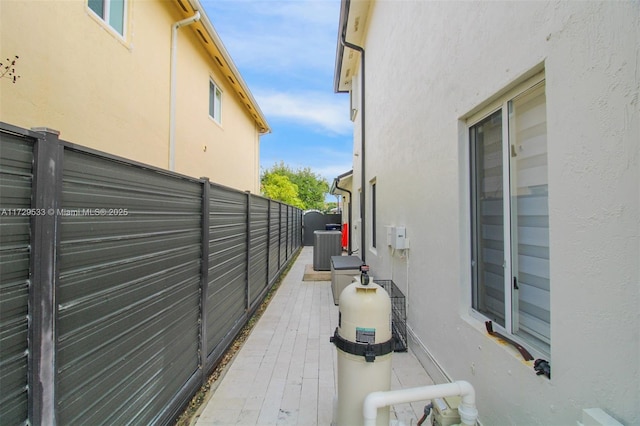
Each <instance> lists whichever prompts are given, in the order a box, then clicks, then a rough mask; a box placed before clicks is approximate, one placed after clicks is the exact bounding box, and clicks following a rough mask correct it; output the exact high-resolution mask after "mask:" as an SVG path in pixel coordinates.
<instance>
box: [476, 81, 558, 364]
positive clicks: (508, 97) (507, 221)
mask: <svg viewBox="0 0 640 426" xmlns="http://www.w3.org/2000/svg"><path fill="white" fill-rule="evenodd" d="M541 85H545V75H544V71H543V72H540V73H538V74H536V75H535V76H533V77H531V78H529V79H527V80H526V81H524V82H523V83H520V84H518V85H516V86H515V87H513V88H512V89H510V90H507V91H505V92H504V93H502V94H500V95H498V96H496V97H495V98H494V99H493V100H492V101H490V102H488V103H487V104H486V105H485V106H484V107H482V108H481V109H479V110H476V111H478V112H475V113H473V114H472V115H470V116H469V117H468V118H467V119H466V123H465V126H464V128H465V132H466V136H465V142H466V147H467V148H466V150H467V159H466V167H467V173H468V174H469V175H468V176H469V180H468V182H472V179H474V166H472V163H473V161H474V159H473V155H472V152H471V130H472V129H473V128H474V127H475V126H477V125H478V124H480V123H481V122H482V121H483V120H485V119H486V118H488V117H490V116H491V115H493V114H495V113H496V112H498V111H501V116H502V129H501V132H502V145H503V146H502V153H501V154H502V186H503V198H502V200H503V201H502V202H503V206H502V207H503V211H502V217H503V220H504V225H503V232H504V246H503V250H504V257H505V262H504V304H505V305H504V315H505V318H504V322H505V325H504V327H502V326H501V325H500V324H497V323H495V322H494V324H493V327H494V329H497V330H499V331H501V332H504V333H505V334H507V335H508V336H509V337H510V338H512V339H513V340H514V341H516V342H518V343H521V344H523V346H526V347H527V348H530V349H531V350H532V352H534V353H537V354H539V355H542V356H545V357H549V356H550V343H549V346H548V347H545V345H544V344H540V345H538V344H536V343H535V342H532V341H530V340H525V339H522V338H521V337H520V336H518V335H517V334H516V333H517V330H518V326H519V325H518V323H517V318H518V316H517V315H514V313H515V309H518V300H517V298H518V297H517V293H516V291H515V290H513V288H512V287H513V283H512V265H513V263H514V262H516V261H514V260H512V259H511V257H512V240H513V239H514V238H516V237H515V236H513V235H512V232H513V230H512V229H511V226H512V225H511V220H512V219H511V218H512V215H513V214H514V212H513V211H512V201H511V192H510V182H511V175H510V174H511V171H510V167H509V164H510V161H511V159H510V143H509V141H510V140H511V135H510V134H509V126H508V123H509V105H510V102H511V101H513V100H515V99H517V98H518V97H519V96H521V95H523V94H526V93H528V92H529V91H531V90H533V89H535V88H536V87H539V86H541ZM505 141H506V142H505ZM547 152H548V151H547ZM474 191H475V188H474V186H473V185H472V184H471V183H470V184H469V193H468V195H467V197H468V198H467V199H468V200H471V199H472V197H473V192H474ZM469 203H470V209H469V210H468V211H469V224H472V223H473V221H474V220H475V214H476V213H475V206H474V204H473V203H472V202H469ZM468 232H469V234H468V235H469V240H468V242H469V245H468V247H470V249H471V250H470V254H469V256H470V260H471V261H470V262H469V264H471V269H474V265H473V264H472V262H473V254H472V253H471V251H473V250H475V249H474V248H473V245H474V241H475V238H476V237H475V236H474V235H473V232H474V226H473V225H471V226H470V227H469V228H468ZM550 261H551V259H550ZM474 275H475V272H473V271H472V272H471V274H470V276H469V278H470V279H469V294H470V299H469V308H470V312H471V315H472V316H473V317H474V318H478V319H480V320H483V321H484V320H491V318H489V317H488V316H486V315H485V314H484V313H482V312H480V311H478V310H476V309H475V307H474V300H473V294H474V286H475V277H474ZM514 298H515V299H514Z"/></svg>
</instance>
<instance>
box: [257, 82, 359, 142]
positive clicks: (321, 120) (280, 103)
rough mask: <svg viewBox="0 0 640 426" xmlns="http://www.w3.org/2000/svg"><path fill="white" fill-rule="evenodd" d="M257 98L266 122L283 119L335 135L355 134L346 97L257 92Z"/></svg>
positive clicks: (322, 93) (320, 93)
mask: <svg viewBox="0 0 640 426" xmlns="http://www.w3.org/2000/svg"><path fill="white" fill-rule="evenodd" d="M255 97H256V99H257V101H258V104H259V105H260V108H261V109H262V112H263V113H264V114H265V115H266V117H267V120H270V119H271V118H282V119H284V120H287V121H290V122H293V123H297V124H301V125H305V126H311V127H313V128H314V129H315V130H320V131H322V132H325V133H329V134H332V135H348V134H351V132H352V129H353V126H352V123H351V121H350V120H349V108H348V99H346V96H343V95H337V94H334V93H324V92H297V93H284V92H263V93H261V92H257V93H255Z"/></svg>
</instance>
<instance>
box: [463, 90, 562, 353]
mask: <svg viewBox="0 0 640 426" xmlns="http://www.w3.org/2000/svg"><path fill="white" fill-rule="evenodd" d="M539 80H540V81H539V82H537V84H530V85H529V88H528V89H526V90H524V91H521V92H520V93H513V94H512V95H513V96H512V97H510V98H505V99H503V101H502V103H501V104H500V106H499V107H498V108H497V109H494V110H492V112H490V114H489V115H485V116H484V117H483V118H481V119H480V120H478V121H475V122H470V123H469V124H470V126H469V147H470V159H471V164H470V167H471V173H470V175H471V244H472V247H471V271H472V305H473V309H474V310H476V311H477V312H480V313H481V314H483V315H484V316H486V317H488V318H489V319H491V320H492V321H494V322H495V323H496V324H499V325H500V326H502V327H504V329H505V330H506V331H507V333H510V334H512V335H513V336H516V337H517V338H519V340H522V341H523V343H527V344H529V345H531V346H533V347H535V348H536V349H538V350H539V351H541V352H543V353H546V354H549V352H550V344H551V339H550V303H549V290H550V282H549V209H548V189H549V188H548V180H547V126H546V98H545V87H544V80H542V79H541V78H539ZM534 83H535V82H534Z"/></svg>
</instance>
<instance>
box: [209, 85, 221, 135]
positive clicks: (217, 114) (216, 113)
mask: <svg viewBox="0 0 640 426" xmlns="http://www.w3.org/2000/svg"><path fill="white" fill-rule="evenodd" d="M212 91H213V95H214V97H213V104H212V97H211V94H212ZM218 95H219V96H218ZM222 96H223V92H222V89H221V88H220V86H218V85H217V84H216V82H215V81H213V79H209V117H211V119H212V120H213V121H215V122H216V123H218V124H222ZM216 100H218V102H216ZM212 109H213V115H211V110H212Z"/></svg>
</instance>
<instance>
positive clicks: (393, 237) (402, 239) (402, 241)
mask: <svg viewBox="0 0 640 426" xmlns="http://www.w3.org/2000/svg"><path fill="white" fill-rule="evenodd" d="M389 245H390V246H391V248H394V249H397V250H404V249H407V248H409V246H408V244H407V228H405V227H404V226H391V227H390V228H389Z"/></svg>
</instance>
